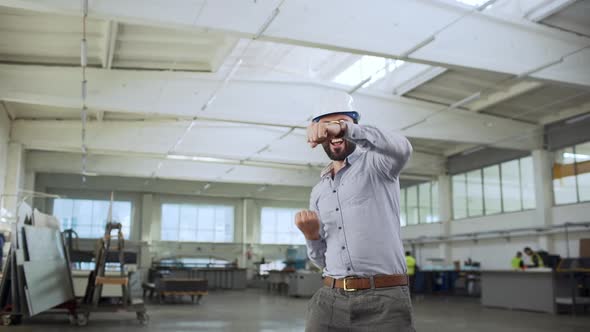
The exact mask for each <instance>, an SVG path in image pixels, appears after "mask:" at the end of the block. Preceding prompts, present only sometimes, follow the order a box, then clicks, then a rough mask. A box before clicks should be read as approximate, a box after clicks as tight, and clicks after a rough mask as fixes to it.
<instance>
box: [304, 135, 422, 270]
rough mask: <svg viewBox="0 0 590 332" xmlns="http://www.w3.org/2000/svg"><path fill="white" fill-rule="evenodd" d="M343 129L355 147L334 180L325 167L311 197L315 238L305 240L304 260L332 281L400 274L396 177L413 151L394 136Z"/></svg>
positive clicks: (402, 258) (402, 260) (401, 252)
mask: <svg viewBox="0 0 590 332" xmlns="http://www.w3.org/2000/svg"><path fill="white" fill-rule="evenodd" d="M347 126H348V129H347V131H346V134H345V136H344V138H345V139H346V140H348V141H351V142H354V143H356V144H357V148H356V150H355V151H354V152H353V153H352V154H350V155H349V156H348V158H346V166H345V167H344V168H342V169H341V170H340V171H339V172H338V173H337V174H336V175H335V176H334V177H333V178H332V164H330V165H329V166H328V167H327V168H326V169H325V170H324V171H323V172H322V175H321V180H320V182H319V183H318V184H317V185H316V186H315V187H314V188H313V190H312V192H311V197H310V210H312V211H315V212H317V213H318V216H319V218H320V239H319V240H315V241H307V249H308V255H309V258H310V259H311V260H312V262H313V263H314V264H316V265H317V266H318V267H320V268H323V274H324V275H325V276H330V277H333V278H344V277H347V276H363V277H366V276H373V275H378V274H405V273H406V271H407V268H406V260H405V255H404V248H403V244H402V240H401V234H400V219H399V213H400V212H399V211H400V203H399V190H400V189H399V173H400V171H401V170H402V168H403V167H404V165H405V164H406V162H407V161H408V159H409V158H410V155H411V153H412V146H411V144H410V142H409V141H408V140H407V139H406V138H405V137H404V136H402V135H399V134H394V133H384V132H383V131H381V130H379V129H377V128H375V127H371V126H362V125H357V124H353V123H347Z"/></svg>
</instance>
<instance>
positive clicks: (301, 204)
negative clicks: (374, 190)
mask: <svg viewBox="0 0 590 332" xmlns="http://www.w3.org/2000/svg"><path fill="white" fill-rule="evenodd" d="M144 183H145V180H143V179H137V178H122V177H89V178H87V182H86V183H82V181H81V177H80V176H78V175H67V174H40V175H37V177H36V178H35V188H36V190H37V191H41V192H47V193H54V194H59V195H64V196H67V197H76V198H88V199H108V197H109V195H110V191H111V190H112V191H115V199H124V200H130V201H132V202H133V206H134V211H133V224H132V231H131V233H132V234H131V240H134V241H135V242H136V245H138V246H140V247H141V248H142V251H141V252H142V257H141V265H142V267H148V266H149V264H150V262H151V261H152V259H158V258H167V257H174V256H186V257H213V258H218V259H225V260H228V261H234V260H235V259H237V260H238V262H239V265H240V266H241V267H248V268H254V265H253V262H254V261H258V260H260V259H261V258H262V257H264V258H265V260H266V261H270V260H284V259H285V254H286V249H287V248H289V247H290V246H288V245H260V244H259V240H260V239H259V232H260V228H259V225H260V209H261V208H262V207H263V206H271V207H287V208H307V207H308V201H307V199H308V197H309V191H310V188H304V187H301V188H297V187H290V188H288V187H280V186H270V187H268V189H266V190H264V191H258V190H256V188H259V186H254V187H253V188H254V190H251V189H252V187H251V186H248V185H241V184H233V185H232V184H215V183H214V184H213V185H212V186H211V189H210V190H207V191H205V192H204V193H203V194H200V195H196V194H195V192H196V189H199V188H202V185H203V184H202V183H198V182H189V181H174V180H158V181H153V182H152V183H150V184H148V185H144ZM241 196H246V197H241ZM166 202H171V203H172V202H175V203H200V204H203V203H205V204H222V205H232V206H234V211H235V216H234V243H190V242H186V243H179V242H167V241H160V228H161V204H162V203H166ZM35 207H37V208H38V209H40V210H42V211H46V212H51V200H49V199H42V200H36V201H35ZM142 234H143V237H142ZM93 244H94V241H82V243H81V246H82V247H84V248H88V249H90V248H92V246H93ZM148 244H149V245H148ZM246 244H251V245H252V249H253V252H254V257H253V259H252V260H250V261H247V260H246V259H245V254H244V253H245V250H246Z"/></svg>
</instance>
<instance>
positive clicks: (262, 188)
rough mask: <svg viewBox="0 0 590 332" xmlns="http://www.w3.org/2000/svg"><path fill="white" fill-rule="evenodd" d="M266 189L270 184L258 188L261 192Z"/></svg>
mask: <svg viewBox="0 0 590 332" xmlns="http://www.w3.org/2000/svg"><path fill="white" fill-rule="evenodd" d="M266 189H268V186H266V185H265V186H262V187H260V188H258V190H256V191H258V192H259V193H261V192H263V191H265V190H266Z"/></svg>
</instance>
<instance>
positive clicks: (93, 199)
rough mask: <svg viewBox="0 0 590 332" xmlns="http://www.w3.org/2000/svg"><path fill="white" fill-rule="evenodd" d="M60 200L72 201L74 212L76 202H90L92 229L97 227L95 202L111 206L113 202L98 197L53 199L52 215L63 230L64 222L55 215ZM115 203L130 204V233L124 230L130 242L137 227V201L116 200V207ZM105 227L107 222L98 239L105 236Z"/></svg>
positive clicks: (51, 201)
mask: <svg viewBox="0 0 590 332" xmlns="http://www.w3.org/2000/svg"><path fill="white" fill-rule="evenodd" d="M58 200H70V201H72V211H73V209H74V206H75V204H74V202H75V201H90V202H91V206H92V211H91V221H90V226H91V227H93V226H95V225H94V223H93V222H92V219H94V203H95V202H103V203H107V204H110V202H111V201H110V200H109V199H105V198H96V197H92V196H91V197H84V196H74V197H61V198H53V199H51V200H50V201H49V203H51V204H50V206H51V214H52V215H53V216H55V217H56V218H57V220H58V221H59V227H60V229H61V228H62V220H61V219H60V218H59V217H58V216H56V215H55V203H56V201H58ZM114 203H129V229H128V232H126V230H123V234H124V236H125V239H126V240H130V239H132V237H133V235H132V234H133V231H134V230H133V229H134V227H135V201H134V200H133V199H128V198H127V199H116V200H114V201H113V205H114ZM107 216H108V212H107ZM115 221H117V220H115ZM104 226H106V221H105V224H104V225H103V230H102V232H101V234H100V235H98V237H102V236H103V235H104V229H105V227H104ZM71 229H73V230H74V231H76V229H75V228H71ZM62 231H63V230H62ZM76 233H77V231H76ZM80 238H81V239H96V238H97V237H83V236H80Z"/></svg>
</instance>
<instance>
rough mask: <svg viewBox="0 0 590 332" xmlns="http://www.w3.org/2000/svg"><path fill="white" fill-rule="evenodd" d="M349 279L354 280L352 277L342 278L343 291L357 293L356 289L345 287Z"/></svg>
mask: <svg viewBox="0 0 590 332" xmlns="http://www.w3.org/2000/svg"><path fill="white" fill-rule="evenodd" d="M350 279H356V278H354V277H346V278H344V280H342V282H343V283H344V291H345V292H354V291H357V289H356V288H348V286H347V285H346V281H348V280H350Z"/></svg>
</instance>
